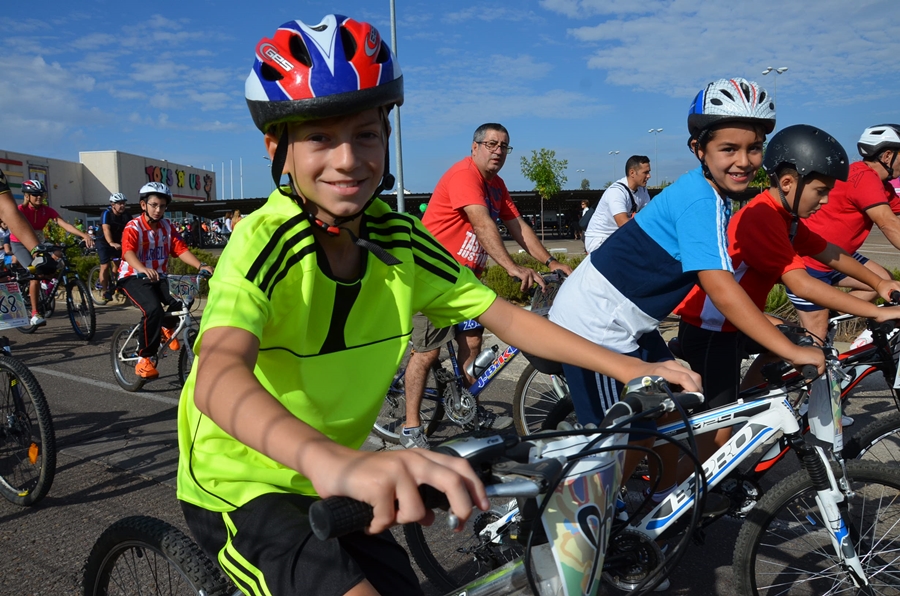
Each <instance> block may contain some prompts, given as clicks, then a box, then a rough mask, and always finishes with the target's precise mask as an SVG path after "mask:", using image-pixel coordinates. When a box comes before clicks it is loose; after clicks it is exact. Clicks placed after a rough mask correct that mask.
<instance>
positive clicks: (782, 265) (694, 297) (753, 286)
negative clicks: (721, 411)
mask: <svg viewBox="0 0 900 596" xmlns="http://www.w3.org/2000/svg"><path fill="white" fill-rule="evenodd" d="M847 162H848V159H847V153H846V152H845V151H844V149H843V147H841V146H840V144H839V143H838V142H837V141H836V140H834V138H832V137H831V136H829V135H828V134H827V133H826V132H824V131H822V130H819V129H818V128H815V127H812V126H807V125H805V124H800V125H796V126H790V127H788V128H785V129H784V130H782V131H780V132H779V133H778V134H776V135H775V136H774V137H772V140H771V142H770V143H769V146H768V148H767V149H766V154H765V158H764V161H763V167H764V168H765V170H766V172H767V173H768V174H769V178H770V179H771V181H772V186H771V188H770V189H768V190H766V191H764V192H762V193H761V194H760V195H758V196H757V197H756V198H755V199H753V200H752V201H750V203H748V204H747V206H746V207H744V208H743V209H741V210H740V211H739V212H738V213H737V215H735V216H734V218H732V220H731V224H730V225H729V226H728V252H729V254H730V256H731V261H732V265H733V267H734V277H735V279H736V280H737V281H738V283H740V285H741V287H742V288H743V289H744V290H745V291H746V292H747V294H748V295H749V296H750V298H751V299H752V300H753V302H754V303H755V304H756V306H757V307H758V308H759V309H760V310H763V309H764V308H765V303H766V297H767V296H768V294H769V291H770V290H771V289H772V286H774V285H775V283H776V282H778V280H779V279H780V280H781V281H783V282H784V283H786V284H790V285H791V287H792V288H794V290H795V292H796V293H797V295H798V296H801V297H803V298H804V299H806V300H809V301H815V302H816V303H817V304H821V305H822V306H825V307H826V308H833V309H835V310H840V311H842V312H848V313H851V314H855V315H858V316H861V317H867V318H872V319H876V320H879V321H884V320H890V319H900V307H894V308H877V307H876V306H875V305H873V304H872V303H870V302H866V301H863V300H859V299H858V298H854V297H853V296H850V295H848V294H845V293H844V292H841V291H840V290H837V289H836V288H832V287H831V286H829V285H827V284H824V283H821V282H820V281H818V280H816V279H814V278H813V277H812V276H810V275H809V274H808V273H807V272H806V266H805V265H804V262H803V259H802V258H801V255H808V256H811V257H813V258H815V259H816V260H817V261H819V262H821V263H824V264H825V265H827V266H829V267H832V268H834V269H836V270H838V271H840V272H842V273H844V274H846V275H848V276H850V277H853V278H855V279H857V280H859V281H860V282H862V283H864V284H867V285H870V286H871V287H873V288H875V289H876V290H877V292H878V293H879V294H880V295H881V296H883V297H885V298H887V297H888V296H889V295H890V293H891V292H892V291H894V290H898V289H900V283H898V282H895V281H888V280H884V279H881V278H880V277H878V276H877V275H876V274H875V273H873V272H872V271H870V270H869V269H867V268H866V267H864V266H863V265H861V264H860V263H858V262H857V261H856V260H855V259H854V258H853V257H852V256H850V255H849V254H847V253H846V252H845V251H844V250H843V249H841V248H840V247H839V246H836V245H834V244H830V243H829V242H827V241H826V240H825V239H824V238H822V237H821V236H819V235H817V234H815V233H814V232H812V231H810V230H809V229H808V228H807V227H806V225H805V223H804V222H801V221H800V220H801V219H806V218H808V217H809V216H810V215H812V214H813V213H815V212H816V211H817V210H818V209H819V208H821V206H822V205H824V204H825V203H827V202H828V193H829V192H830V191H831V189H832V188H833V187H834V184H835V180H843V179H845V178H846V177H847V171H848V165H847ZM675 312H676V313H677V314H679V315H681V326H680V328H679V332H678V337H679V339H680V341H681V346H682V350H683V351H684V355H685V358H686V359H687V361H688V363H689V364H690V365H691V368H692V369H693V370H694V371H696V372H699V373H700V376H701V377H702V378H703V385H704V394H705V395H706V402H705V403H704V406H707V405H708V406H709V407H713V408H715V407H719V406H723V405H726V404H728V403H731V402H734V401H736V400H737V395H738V385H739V383H740V360H741V354H742V353H743V352H746V350H745V346H746V343H745V342H747V341H748V338H747V337H746V336H745V335H744V334H742V333H741V332H739V331H738V330H737V328H736V327H735V326H734V325H733V324H731V323H730V322H729V321H728V320H727V319H725V317H724V316H723V315H722V313H721V312H719V310H718V309H717V308H716V307H715V305H713V304H712V302H711V301H710V300H709V298H708V296H707V295H706V293H705V292H704V291H703V289H702V288H701V287H699V286H696V287H695V288H694V289H693V290H692V291H691V293H690V294H689V295H688V297H687V298H686V299H685V300H684V302H682V304H681V305H680V306H679V307H678V308H677V309H676V310H675ZM766 347H768V346H763V349H765V348H766ZM757 360H758V361H759V364H760V365H761V364H762V363H764V361H765V360H766V359H765V358H761V359H757ZM750 376H751V375H748V380H747V382H748V384H752V382H751V381H750V379H749V377H750ZM730 436H731V429H723V430H722V431H720V433H718V434H717V435H716V436H715V447H716V448H717V447H718V446H721V445H723V444H724V443H725V442H726V441H727V440H728V438H729V437H730ZM711 437H712V433H709V434H706V435H703V436H701V437H698V438H697V443H698V447H699V449H700V456H701V459H705V458H707V457H709V456H710V455H711V454H712V453H713V451H715V449H714V448H713V445H712V439H711ZM704 439H706V441H704Z"/></svg>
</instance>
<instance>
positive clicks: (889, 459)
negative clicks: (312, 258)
mask: <svg viewBox="0 0 900 596" xmlns="http://www.w3.org/2000/svg"><path fill="white" fill-rule="evenodd" d="M843 454H844V458H845V459H861V460H864V461H876V462H880V463H883V464H884V463H892V464H894V463H896V462H900V412H897V411H892V412H890V413H889V414H888V415H887V416H884V417H883V418H879V419H877V420H874V421H873V422H871V423H870V424H868V425H866V426H865V427H863V428H862V429H861V430H860V431H859V432H858V433H856V434H854V435H853V436H852V437H851V438H850V440H849V441H847V444H846V445H844V452H843Z"/></svg>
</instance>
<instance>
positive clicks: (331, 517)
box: [309, 497, 374, 540]
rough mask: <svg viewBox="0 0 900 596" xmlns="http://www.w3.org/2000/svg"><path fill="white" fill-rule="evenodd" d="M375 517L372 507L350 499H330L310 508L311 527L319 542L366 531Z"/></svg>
mask: <svg viewBox="0 0 900 596" xmlns="http://www.w3.org/2000/svg"><path fill="white" fill-rule="evenodd" d="M373 517H374V513H373V512H372V506H371V505H369V504H368V503H363V502H362V501H357V500H356V499H352V498H350V497H328V498H327V499H322V500H321V501H316V502H315V503H313V504H312V505H311V506H310V508H309V525H310V527H311V528H312V531H313V534H315V535H316V538H318V539H319V540H328V539H329V538H339V537H341V536H345V535H347V534H350V533H352V532H358V531H361V530H365V529H366V528H368V527H369V524H370V523H372V518H373Z"/></svg>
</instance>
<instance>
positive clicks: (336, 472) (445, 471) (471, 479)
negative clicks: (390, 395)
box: [307, 444, 490, 534]
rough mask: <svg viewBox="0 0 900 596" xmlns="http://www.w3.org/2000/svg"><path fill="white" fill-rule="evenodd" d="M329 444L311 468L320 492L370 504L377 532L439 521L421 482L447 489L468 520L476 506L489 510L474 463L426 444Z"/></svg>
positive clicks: (455, 509) (309, 473)
mask: <svg viewBox="0 0 900 596" xmlns="http://www.w3.org/2000/svg"><path fill="white" fill-rule="evenodd" d="M332 445H334V447H336V449H330V448H329V449H327V452H328V453H329V454H330V456H326V457H324V458H320V459H319V460H318V462H317V464H316V466H315V470H308V471H307V476H308V477H309V479H310V480H311V481H312V483H313V486H314V487H315V489H316V492H318V493H319V496H321V497H323V498H324V497H330V496H336V495H340V496H347V497H353V498H354V499H357V500H359V501H364V502H366V503H368V504H370V505H371V506H372V508H373V515H374V517H373V519H372V523H371V524H370V525H369V528H368V530H367V532H368V533H370V534H377V533H380V532H383V531H384V530H387V529H388V528H390V527H391V526H393V525H395V524H406V523H412V522H421V523H423V524H430V523H431V522H433V521H434V512H433V511H431V510H430V509H426V508H425V506H424V504H423V503H422V497H421V495H420V494H419V485H422V484H427V485H429V486H432V487H434V488H435V489H437V490H439V491H441V492H443V493H444V494H446V495H447V500H448V501H449V503H450V509H451V511H452V512H453V513H454V514H455V515H456V516H457V517H458V518H459V519H460V520H461V521H465V520H466V519H468V517H469V516H470V515H471V513H472V508H473V506H477V507H479V508H480V509H482V510H485V511H486V510H487V509H488V508H489V507H490V503H489V501H488V499H487V495H486V493H485V491H484V485H483V484H482V483H481V480H479V479H478V476H477V475H476V474H475V472H474V470H472V467H471V466H470V465H469V463H468V462H467V461H466V460H464V459H461V458H458V457H450V456H448V455H443V454H441V453H435V452H433V451H428V450H424V449H410V450H403V451H388V452H377V453H372V452H361V451H354V450H350V449H347V448H344V447H340V446H338V445H336V444H332Z"/></svg>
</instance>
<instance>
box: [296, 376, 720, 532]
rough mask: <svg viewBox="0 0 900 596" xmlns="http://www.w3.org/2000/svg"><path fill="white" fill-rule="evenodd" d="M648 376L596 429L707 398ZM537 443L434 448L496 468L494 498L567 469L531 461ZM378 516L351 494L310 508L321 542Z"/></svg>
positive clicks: (431, 492) (435, 496)
mask: <svg viewBox="0 0 900 596" xmlns="http://www.w3.org/2000/svg"><path fill="white" fill-rule="evenodd" d="M645 379H649V382H648V381H646V380H644V379H641V380H638V381H639V382H640V384H641V387H640V389H638V390H636V391H632V392H630V393H628V394H626V396H625V397H624V398H623V399H622V400H621V401H619V402H617V403H616V404H614V405H613V407H612V408H610V409H609V411H608V412H607V414H606V416H605V417H604V419H603V421H602V422H601V423H600V427H599V429H597V430H595V431H594V432H598V433H600V432H609V429H610V428H612V427H613V426H616V428H614V429H613V430H614V431H617V432H623V431H624V430H626V429H624V428H619V427H621V426H622V425H625V424H628V423H630V422H632V421H634V420H636V419H637V418H641V417H645V416H646V417H653V416H654V415H655V416H657V417H658V416H659V415H661V414H662V413H663V412H665V411H672V410H674V409H675V403H674V402H673V401H672V398H674V399H675V400H677V401H678V403H679V404H681V406H682V408H694V407H696V406H697V405H699V404H701V403H703V396H702V395H701V394H699V393H670V392H665V393H662V392H661V391H660V388H661V387H662V385H664V383H665V381H662V379H660V378H658V377H645ZM632 383H634V382H632ZM661 384H662V385H661ZM623 418H624V419H623ZM587 432H590V431H583V430H580V431H575V432H574V433H568V434H569V435H572V434H579V435H584V434H586V433H587ZM565 438H568V437H565ZM537 441H539V440H535V441H534V442H532V441H526V440H523V439H520V438H519V437H515V436H512V437H506V438H504V437H500V436H496V435H494V436H490V437H481V438H472V437H468V438H464V439H457V440H453V441H448V442H447V443H445V444H443V445H440V446H439V447H437V448H435V449H434V451H437V452H438V453H444V454H445V455H451V456H455V457H462V458H464V459H465V460H466V461H468V462H469V464H471V465H472V468H473V469H474V470H476V471H478V470H484V469H486V468H487V469H489V470H491V466H494V467H493V469H492V470H491V471H488V472H482V473H480V474H479V476H481V477H482V480H483V481H485V483H486V484H487V483H489V482H491V481H492V480H493V481H494V482H493V483H491V484H488V485H487V486H485V490H486V492H487V495H488V497H497V496H504V497H515V496H525V497H535V496H537V495H538V494H542V493H543V492H546V490H547V488H548V486H549V482H550V480H552V479H553V478H554V477H555V476H556V475H558V474H559V473H560V472H561V470H562V465H563V464H562V462H560V461H559V460H557V459H554V458H547V459H540V460H538V461H537V462H535V463H530V464H529V463H527V460H528V454H529V452H530V451H531V448H532V447H534V446H535V444H536V442H537ZM548 449H549V447H548ZM523 460H524V462H523ZM500 468H502V470H501V469H500ZM504 472H505V473H511V474H515V475H516V476H518V477H521V476H526V475H532V476H534V477H535V479H534V480H525V479H523V480H518V481H516V482H511V483H502V482H499V481H498V479H497V478H496V475H498V474H499V475H502V474H503V473H504ZM419 494H420V495H421V496H422V501H423V503H424V504H425V506H426V507H428V508H429V509H435V508H442V509H446V508H447V507H448V506H449V504H448V502H447V497H446V495H444V494H443V493H441V492H440V491H438V490H436V489H435V488H433V487H431V486H428V485H422V486H420V487H419ZM372 519H373V513H372V506H371V505H369V504H368V503H365V502H362V501H357V500H356V499H353V498H351V497H328V498H326V499H322V500H321V501H316V502H315V503H313V504H312V505H311V506H310V508H309V522H310V527H311V528H312V531H313V533H314V534H315V535H316V537H317V538H319V539H320V540H328V539H329V538H337V537H340V536H344V535H346V534H349V533H352V532H358V531H362V530H365V529H366V528H367V527H368V526H369V524H371V523H372Z"/></svg>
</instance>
